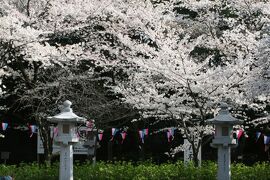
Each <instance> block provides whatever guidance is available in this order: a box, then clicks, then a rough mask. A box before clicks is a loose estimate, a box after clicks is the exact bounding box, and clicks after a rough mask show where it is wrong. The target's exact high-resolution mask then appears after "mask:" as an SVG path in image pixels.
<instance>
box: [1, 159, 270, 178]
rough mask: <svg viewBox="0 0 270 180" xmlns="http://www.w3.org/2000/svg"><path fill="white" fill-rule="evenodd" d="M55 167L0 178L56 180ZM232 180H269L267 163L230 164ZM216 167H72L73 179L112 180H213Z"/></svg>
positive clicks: (33, 167)
mask: <svg viewBox="0 0 270 180" xmlns="http://www.w3.org/2000/svg"><path fill="white" fill-rule="evenodd" d="M58 168H59V167H58V164H53V165H52V166H50V167H47V166H45V165H38V164H36V163H32V164H23V163H22V164H19V165H17V166H16V165H7V166H6V165H0V175H1V176H5V175H12V176H14V177H15V179H16V180H28V179H29V180H48V179H49V180H57V179H58V171H59V169H58ZM231 171H232V180H238V179H239V180H243V179H245V180H249V179H250V180H253V179H256V180H267V179H270V165H269V164H268V163H260V164H255V165H253V166H245V165H243V164H232V166H231ZM216 173H217V165H216V164H215V163H213V162H204V163H203V165H202V167H201V168H196V167H194V166H193V165H192V164H190V165H188V166H184V165H183V163H182V162H180V161H179V162H177V163H167V164H161V165H155V164H152V163H149V162H146V163H139V164H136V165H135V164H133V163H131V162H117V163H109V162H99V163H97V164H96V166H93V165H92V164H91V163H89V162H86V163H82V164H80V163H75V165H74V179H75V180H89V179H115V180H121V179H123V180H124V179H126V180H131V179H134V180H144V179H152V180H158V179H162V180H163V179H164V180H166V179H179V180H211V179H216Z"/></svg>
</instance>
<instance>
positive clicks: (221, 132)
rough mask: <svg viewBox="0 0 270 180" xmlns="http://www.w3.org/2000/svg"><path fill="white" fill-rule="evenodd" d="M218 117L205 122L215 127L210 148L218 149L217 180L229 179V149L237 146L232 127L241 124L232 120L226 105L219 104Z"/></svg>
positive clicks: (236, 120) (234, 119)
mask: <svg viewBox="0 0 270 180" xmlns="http://www.w3.org/2000/svg"><path fill="white" fill-rule="evenodd" d="M220 104H221V105H220V108H221V109H220V111H219V113H218V115H217V116H216V117H215V118H213V119H209V120H207V121H206V122H207V123H209V124H213V125H214V126H215V135H214V139H213V141H212V143H211V146H212V147H214V148H217V149H218V174H217V179H218V180H230V179H231V170H230V164H231V148H232V147H236V146H237V141H236V139H234V138H233V125H236V124H241V123H242V121H240V120H238V119H236V118H234V117H233V116H232V115H231V114H230V112H229V110H228V105H227V104H226V103H220Z"/></svg>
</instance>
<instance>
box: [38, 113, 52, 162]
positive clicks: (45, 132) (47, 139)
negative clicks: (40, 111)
mask: <svg viewBox="0 0 270 180" xmlns="http://www.w3.org/2000/svg"><path fill="white" fill-rule="evenodd" d="M37 123H38V126H39V132H40V138H41V140H42V143H43V148H44V161H45V163H46V165H48V166H50V165H51V160H52V150H53V147H52V144H53V139H52V137H51V136H50V134H51V133H50V125H49V123H48V122H47V121H46V120H45V119H42V118H37Z"/></svg>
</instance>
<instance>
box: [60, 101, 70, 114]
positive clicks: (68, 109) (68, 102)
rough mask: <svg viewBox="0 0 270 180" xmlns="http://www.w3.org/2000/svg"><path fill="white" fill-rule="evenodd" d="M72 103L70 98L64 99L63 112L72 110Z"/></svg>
mask: <svg viewBox="0 0 270 180" xmlns="http://www.w3.org/2000/svg"><path fill="white" fill-rule="evenodd" d="M71 105H72V103H71V102H70V101H69V100H66V101H64V102H63V109H62V110H61V112H72V109H71V108H70V106H71Z"/></svg>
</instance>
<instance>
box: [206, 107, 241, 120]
mask: <svg viewBox="0 0 270 180" xmlns="http://www.w3.org/2000/svg"><path fill="white" fill-rule="evenodd" d="M219 107H220V108H221V109H220V110H219V112H218V115H217V116H216V117H214V118H212V119H208V120H206V122H207V123H208V124H231V125H235V124H242V123H243V121H242V120H239V119H237V118H235V117H233V116H232V115H231V113H230V112H229V109H228V104H227V103H225V102H221V103H220V106H219Z"/></svg>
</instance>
